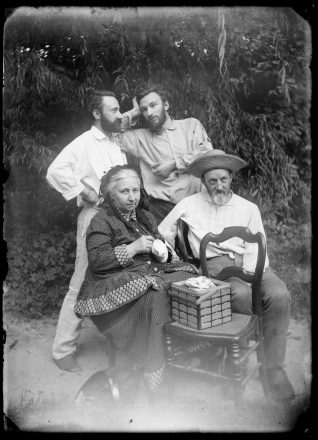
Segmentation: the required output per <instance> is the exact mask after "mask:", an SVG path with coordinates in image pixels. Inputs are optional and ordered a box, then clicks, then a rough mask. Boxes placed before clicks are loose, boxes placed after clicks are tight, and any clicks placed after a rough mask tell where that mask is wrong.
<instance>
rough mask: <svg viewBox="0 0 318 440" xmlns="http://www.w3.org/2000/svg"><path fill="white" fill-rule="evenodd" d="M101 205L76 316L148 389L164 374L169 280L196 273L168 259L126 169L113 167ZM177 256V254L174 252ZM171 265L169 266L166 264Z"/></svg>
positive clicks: (104, 181) (134, 175)
mask: <svg viewBox="0 0 318 440" xmlns="http://www.w3.org/2000/svg"><path fill="white" fill-rule="evenodd" d="M101 194H102V196H103V198H104V202H103V204H102V205H101V208H102V209H101V211H100V212H99V213H98V214H97V215H96V216H95V217H94V218H93V220H92V221H91V224H90V226H89V227H88V230H87V237H86V245H87V253H88V269H87V271H86V275H85V280H84V282H83V284H82V287H81V289H80V292H79V295H78V298H77V302H76V306H75V313H76V314H77V315H78V316H81V317H84V316H90V317H91V319H92V320H93V322H94V323H95V325H96V326H97V328H98V329H99V330H100V331H101V332H102V333H103V334H105V335H106V336H107V337H110V338H111V339H112V341H113V343H114V344H115V346H116V347H117V348H119V349H124V350H125V351H126V352H127V353H128V354H130V355H131V356H133V358H134V359H138V360H139V362H140V361H141V363H142V365H143V368H144V377H145V381H146V383H147V385H148V387H149V389H150V391H155V390H156V389H157V388H158V387H159V385H160V384H161V382H162V380H163V377H164V370H165V347H164V335H163V325H164V324H165V323H166V322H169V321H171V310H170V301H169V297H168V294H167V290H168V288H169V286H170V284H171V275H172V273H173V272H178V273H174V274H173V280H174V281H178V279H185V278H186V277H187V274H188V276H189V277H190V276H193V273H197V269H196V268H195V267H194V266H193V265H191V264H188V263H183V262H177V261H171V256H172V254H174V252H173V250H172V249H171V248H170V249H169V251H168V248H167V247H166V245H165V244H164V241H161V236H160V234H159V232H158V229H157V223H156V219H155V217H154V216H153V215H152V214H151V213H150V212H148V211H146V210H144V209H141V208H140V207H138V204H139V201H140V179H139V176H138V174H137V172H136V171H135V170H134V169H133V168H131V167H130V166H128V165H123V166H116V167H114V168H112V169H111V170H110V171H109V172H108V173H107V174H106V175H105V176H104V177H103V178H102V181H101ZM174 255H175V254H174ZM168 261H171V262H168Z"/></svg>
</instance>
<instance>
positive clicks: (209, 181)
mask: <svg viewBox="0 0 318 440" xmlns="http://www.w3.org/2000/svg"><path fill="white" fill-rule="evenodd" d="M203 182H204V184H205V186H206V189H207V190H208V193H209V194H210V196H211V198H212V200H213V202H214V203H216V204H217V205H222V204H223V203H226V202H227V200H228V197H229V194H230V191H231V182H232V174H231V172H230V171H229V170H224V169H215V170H210V171H207V172H206V173H205V174H204V177H203Z"/></svg>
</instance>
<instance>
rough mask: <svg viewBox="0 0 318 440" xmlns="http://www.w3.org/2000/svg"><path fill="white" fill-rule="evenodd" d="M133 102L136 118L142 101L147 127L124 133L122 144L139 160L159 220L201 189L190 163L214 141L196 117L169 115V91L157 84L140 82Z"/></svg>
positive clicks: (142, 110)
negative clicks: (145, 84)
mask: <svg viewBox="0 0 318 440" xmlns="http://www.w3.org/2000/svg"><path fill="white" fill-rule="evenodd" d="M133 103H134V109H133V112H134V114H133V115H132V118H131V121H134V122H135V118H136V114H137V111H138V104H139V108H140V114H141V116H142V119H143V121H144V122H145V124H146V128H141V129H134V130H128V131H126V132H125V133H123V134H122V135H121V139H120V142H121V147H122V148H123V150H124V151H126V152H129V153H132V154H133V155H134V156H135V157H136V158H137V159H138V160H139V165H140V171H141V175H142V180H143V186H144V188H145V190H146V192H147V194H148V195H149V198H150V208H149V210H150V211H151V212H152V213H153V214H154V216H155V217H156V219H157V221H158V223H159V222H160V221H161V220H163V219H164V218H165V216H166V215H167V214H168V213H169V212H170V211H171V209H172V208H173V207H174V206H175V204H176V203H178V202H179V201H180V200H182V199H183V198H184V197H186V196H190V195H191V194H195V193H197V192H199V191H200V189H201V183H200V179H198V178H197V177H195V176H191V175H190V174H188V173H187V167H188V165H189V164H190V163H191V162H192V161H193V160H194V159H196V158H198V157H200V156H202V155H203V154H205V153H206V152H208V151H210V150H211V149H212V144H211V142H210V139H209V138H208V136H207V133H206V131H205V129H204V128H203V126H202V124H201V123H200V122H199V121H198V120H197V119H195V118H187V119H180V120H173V119H172V118H171V117H170V115H169V113H168V109H169V101H168V95H167V92H166V91H165V90H163V89H161V88H159V87H158V86H144V85H142V86H139V89H138V91H137V93H136V99H134V100H133ZM134 122H132V123H131V124H130V127H131V126H132V125H133V124H134ZM130 127H127V126H126V128H130Z"/></svg>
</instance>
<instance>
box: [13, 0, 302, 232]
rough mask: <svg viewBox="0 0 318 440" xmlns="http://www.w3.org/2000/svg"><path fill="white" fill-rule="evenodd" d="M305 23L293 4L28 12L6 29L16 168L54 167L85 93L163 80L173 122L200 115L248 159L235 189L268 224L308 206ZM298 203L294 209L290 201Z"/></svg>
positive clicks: (127, 102) (128, 95)
mask: <svg viewBox="0 0 318 440" xmlns="http://www.w3.org/2000/svg"><path fill="white" fill-rule="evenodd" d="M310 45H311V42H310V29H309V26H308V24H307V23H306V22H305V21H304V20H303V19H302V18H301V17H300V16H298V15H297V14H296V13H295V12H294V11H293V10H292V9H290V8H262V7H255V8H254V7H253V8H251V7H249V8H212V7H211V8H187V7H183V8H169V7H167V8H146V7H142V8H120V9H115V8H80V7H78V8H72V7H66V8H58V7H49V8H38V9H35V8H27V7H23V8H20V9H17V10H16V11H14V13H13V14H12V15H11V16H10V17H9V19H8V20H7V22H6V25H5V40H4V66H5V68H4V71H5V72H4V73H5V88H4V101H5V106H4V152H5V161H6V164H7V167H8V168H9V169H11V170H12V169H13V168H14V167H16V166H17V165H18V164H19V165H22V166H24V167H26V168H27V169H29V170H33V171H32V173H35V174H38V175H39V176H40V179H42V182H43V185H45V184H44V180H45V179H44V173H45V170H46V168H47V166H48V164H49V163H50V162H51V161H52V160H53V158H54V157H55V155H56V154H57V153H58V151H60V150H61V149H62V148H63V147H64V146H65V144H66V143H67V142H69V141H70V140H71V139H72V138H74V137H75V136H76V135H78V134H80V133H81V132H83V131H84V130H86V129H87V128H88V127H89V120H88V115H87V113H86V91H87V89H88V88H89V87H91V86H93V87H102V88H108V89H111V90H113V91H115V93H116V95H117V96H118V98H119V101H120V103H121V107H122V110H123V111H125V110H128V109H129V108H131V99H132V97H133V96H134V91H135V87H136V86H137V85H138V83H140V82H143V81H146V82H147V81H151V82H159V83H160V84H161V85H162V86H164V87H166V88H167V89H168V90H169V92H170V103H171V107H170V108H171V114H172V116H173V117H174V118H184V117H189V116H192V117H196V118H198V119H199V120H200V121H201V122H202V124H203V126H204V127H205V128H206V130H207V132H208V135H209V136H210V138H211V140H212V142H213V145H214V147H215V148H220V149H223V150H225V151H227V152H230V153H234V154H238V155H240V156H241V157H242V158H244V159H245V160H247V161H248V163H249V165H250V166H249V167H248V169H246V170H245V171H244V172H243V173H242V174H241V175H240V176H238V179H237V190H238V191H239V193H240V194H241V195H243V196H245V197H247V198H249V199H250V200H253V201H255V202H256V203H258V204H259V205H260V207H261V210H262V213H263V216H264V218H265V222H266V221H267V222H268V224H275V225H277V224H279V222H281V223H286V219H287V218H288V219H291V218H292V217H293V216H294V217H295V215H299V214H301V213H302V212H303V211H304V206H303V204H302V201H303V199H304V195H305V196H306V197H308V198H309V194H310V192H309V185H310V151H311V150H310V125H309V112H310V93H311V91H310V73H309V72H310V71H309V64H310V55H311V52H310V50H311V49H310V47H311V46H310ZM295 207H298V210H297V209H295Z"/></svg>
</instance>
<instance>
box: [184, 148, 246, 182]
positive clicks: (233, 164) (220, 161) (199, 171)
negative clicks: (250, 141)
mask: <svg viewBox="0 0 318 440" xmlns="http://www.w3.org/2000/svg"><path fill="white" fill-rule="evenodd" d="M246 166H247V162H245V160H243V159H240V158H239V157H236V156H232V155H230V154H224V155H223V154H222V155H217V156H208V157H206V156H202V157H200V158H198V159H196V160H195V161H193V162H192V163H191V164H190V165H189V167H188V170H187V171H188V173H189V174H192V175H193V176H195V177H199V178H201V177H202V175H203V174H204V173H206V172H207V171H210V170H214V169H226V170H230V171H233V172H235V171H238V170H240V169H241V168H244V167H246Z"/></svg>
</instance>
